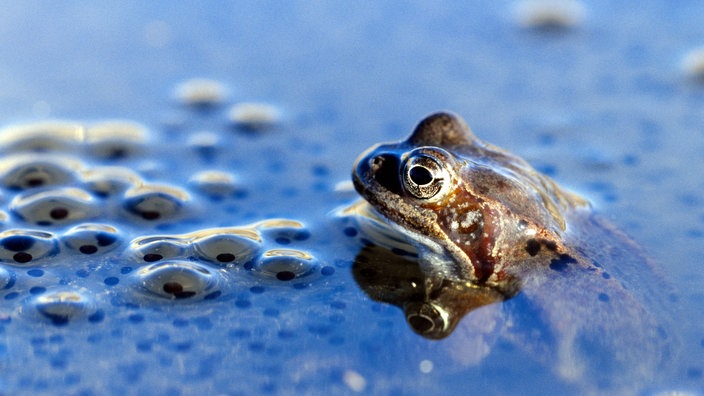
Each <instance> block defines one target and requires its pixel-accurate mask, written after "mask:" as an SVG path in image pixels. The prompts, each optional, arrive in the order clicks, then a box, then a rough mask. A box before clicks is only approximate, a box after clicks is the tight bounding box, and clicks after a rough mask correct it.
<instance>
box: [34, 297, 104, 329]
mask: <svg viewBox="0 0 704 396" xmlns="http://www.w3.org/2000/svg"><path fill="white" fill-rule="evenodd" d="M30 303H31V305H32V306H33V307H34V308H35V309H36V311H37V312H38V313H39V314H40V315H41V316H43V317H45V318H46V319H48V320H50V321H51V323H53V324H54V325H57V326H62V325H66V324H68V323H69V322H70V321H72V320H75V319H77V318H80V317H83V316H87V315H88V314H90V313H91V311H93V310H94V302H93V300H92V299H91V298H90V297H88V295H87V294H85V293H84V292H83V291H75V290H54V291H47V292H45V293H42V294H39V295H38V296H36V297H34V298H33V299H32V300H31V302H30Z"/></svg>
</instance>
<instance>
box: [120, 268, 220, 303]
mask: <svg viewBox="0 0 704 396" xmlns="http://www.w3.org/2000/svg"><path fill="white" fill-rule="evenodd" d="M134 276H135V277H136V282H137V286H138V288H139V290H140V291H142V292H145V293H147V294H149V295H152V296H157V297H162V298H166V299H172V300H181V299H212V298H215V297H217V296H219V295H220V294H221V293H222V290H221V284H222V280H221V274H219V273H218V272H217V271H215V270H213V269H211V268H208V267H206V266H204V265H202V264H199V263H197V262H192V261H181V260H167V261H163V262H160V263H155V264H151V265H147V266H145V267H142V268H140V269H139V270H138V271H136V272H135V274H134Z"/></svg>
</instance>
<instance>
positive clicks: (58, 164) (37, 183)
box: [0, 154, 82, 190]
mask: <svg viewBox="0 0 704 396" xmlns="http://www.w3.org/2000/svg"><path fill="white" fill-rule="evenodd" d="M81 167H82V165H81V163H80V162H79V161H76V160H74V159H72V158H69V157H57V156H52V155H46V154H41V155H40V154H20V155H14V156H11V157H6V158H4V159H3V160H2V161H0V184H2V186H3V187H5V188H9V189H14V190H26V189H30V188H37V187H46V186H56V185H66V184H70V183H72V182H74V181H75V180H76V179H77V178H78V173H77V171H78V170H79V169H80V168H81Z"/></svg>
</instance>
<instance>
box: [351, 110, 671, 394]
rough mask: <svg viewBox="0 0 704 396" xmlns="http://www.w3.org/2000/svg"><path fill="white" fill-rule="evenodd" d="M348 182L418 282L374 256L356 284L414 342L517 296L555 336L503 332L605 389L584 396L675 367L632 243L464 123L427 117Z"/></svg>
mask: <svg viewBox="0 0 704 396" xmlns="http://www.w3.org/2000/svg"><path fill="white" fill-rule="evenodd" d="M353 182H354V185H355V188H356V189H357V191H358V192H359V193H360V194H361V195H362V197H364V199H365V200H366V201H367V202H368V203H369V204H370V205H371V206H372V207H373V210H374V212H375V216H378V217H381V218H382V219H386V220H387V221H388V223H389V225H391V226H392V228H393V229H394V230H396V231H398V232H400V233H401V234H403V235H405V236H406V238H407V240H408V243H409V244H410V245H411V246H413V248H411V249H415V250H416V251H417V254H418V259H417V260H416V262H417V263H418V266H419V267H418V268H419V271H420V273H421V274H422V276H423V277H424V281H423V282H418V281H416V280H415V279H417V278H418V274H415V275H413V277H412V278H413V279H414V281H412V282H406V283H404V282H403V281H402V280H401V281H400V280H399V279H401V278H403V279H405V277H406V276H407V272H408V271H409V270H408V268H409V267H408V265H407V264H401V265H395V264H393V263H392V262H393V261H394V260H393V259H390V258H389V257H387V256H385V255H383V254H379V253H378V252H376V253H375V251H374V250H373V249H372V250H370V248H367V249H365V251H363V252H362V253H360V256H358V263H357V267H356V271H357V272H356V273H355V276H356V279H357V280H358V282H359V283H360V285H361V286H362V288H363V289H365V291H367V293H369V294H370V295H371V296H372V297H373V298H376V299H378V300H382V301H386V302H390V303H392V304H395V305H398V306H400V307H402V308H404V310H405V311H406V315H407V319H408V321H409V324H410V325H411V327H413V328H414V329H415V330H416V331H417V332H418V333H420V334H422V335H424V336H426V337H429V338H435V339H439V338H444V337H447V336H448V335H449V334H450V333H451V332H452V331H453V329H454V328H455V326H456V325H457V323H458V322H459V320H460V319H461V318H462V316H464V315H465V314H466V313H468V312H469V311H471V310H474V309H477V308H478V307H480V306H482V305H486V304H491V303H493V302H497V301H502V300H504V299H507V298H512V297H514V296H515V297H516V298H517V299H518V300H519V301H525V304H528V305H529V306H531V307H533V308H531V309H532V310H535V312H537V313H536V314H535V315H531V316H530V318H529V321H533V322H537V323H540V325H539V328H540V327H541V326H542V328H543V331H544V332H546V333H545V334H547V335H545V336H543V337H537V338H536V337H535V334H533V333H530V334H523V333H521V332H520V331H519V329H520V326H518V325H517V324H514V326H515V328H514V329H513V330H512V331H511V332H509V333H508V334H506V335H505V337H507V338H508V339H510V340H511V341H512V342H516V343H518V344H520V345H521V346H522V347H524V348H525V349H526V350H529V351H531V352H532V353H534V354H535V356H536V359H538V360H542V361H545V362H546V363H547V364H551V365H553V368H554V370H555V371H556V373H557V374H558V375H559V376H560V377H561V378H563V379H565V380H566V381H568V382H576V383H598V384H599V385H598V387H597V388H594V389H591V388H590V391H596V392H600V391H607V392H612V391H617V392H625V393H630V392H631V391H633V390H634V389H635V390H636V392H637V389H641V388H638V387H634V386H633V385H632V384H633V383H635V382H637V383H639V384H643V383H647V381H650V380H652V378H654V375H655V373H656V372H657V371H658V367H659V366H660V364H661V363H662V361H663V359H666V358H672V357H671V356H670V355H669V354H670V353H671V351H670V344H671V343H672V339H671V338H669V337H670V336H669V335H668V334H666V332H665V331H664V327H665V326H664V325H663V323H661V321H659V320H658V319H660V318H659V317H658V316H657V314H658V312H657V309H658V308H654V307H656V306H662V305H663V300H665V298H660V297H658V296H659V295H663V293H662V290H664V289H665V288H664V287H662V286H661V282H660V279H661V278H660V275H659V274H657V273H656V272H655V271H653V269H652V267H650V265H649V261H648V260H647V258H645V256H644V255H643V254H642V253H641V250H640V249H639V248H638V247H637V245H635V244H634V243H633V242H631V241H630V240H629V239H628V238H626V237H625V236H624V235H623V234H622V233H620V232H619V231H617V230H615V229H614V228H613V227H611V226H610V225H608V224H607V223H605V222H604V221H602V220H600V219H599V218H598V217H596V216H594V215H593V213H592V212H591V209H590V207H589V205H588V203H587V202H586V201H585V200H584V199H582V198H580V197H578V196H577V195H574V194H572V193H570V192H568V191H566V190H564V189H562V188H560V187H559V186H558V185H557V184H556V183H555V182H554V181H553V180H551V179H550V178H549V177H547V176H544V175H541V174H540V173H538V172H536V171H535V170H534V169H533V168H532V167H531V166H530V165H529V164H528V163H527V162H526V161H524V160H522V159H521V158H519V157H516V156H514V155H512V154H510V153H507V152H506V151H504V150H501V149H499V148H497V147H494V146H491V145H489V144H486V143H484V142H482V141H481V140H479V139H478V138H477V137H476V136H475V135H474V134H473V133H472V132H471V131H470V130H469V128H468V127H467V126H466V124H465V123H464V122H463V121H462V120H461V119H460V118H459V117H458V116H456V115H453V114H450V113H437V114H433V115H431V116H429V117H427V118H425V119H424V120H423V121H422V122H421V123H420V124H419V125H418V126H417V127H416V129H415V130H414V132H413V133H412V134H411V136H410V137H409V138H408V139H407V140H405V141H402V142H398V143H389V144H379V145H376V146H373V147H372V148H370V149H368V150H367V151H366V152H364V153H363V154H362V155H361V156H360V157H359V159H358V160H357V163H356V164H355V167H354V171H353ZM379 245H382V246H383V242H382V243H379ZM374 257H376V259H375V258H374ZM404 260H405V259H404ZM360 263H361V264H360ZM375 265H377V266H378V265H382V266H385V267H384V268H378V267H377V268H376V269H375V268H374V266H375ZM360 268H362V269H363V271H361V272H360ZM365 274H366V275H365ZM369 274H372V275H369ZM397 278H398V279H397ZM392 279H393V280H392ZM384 284H393V285H396V286H394V287H395V289H394V290H392V291H390V290H385V289H384V286H383V285H384ZM398 285H408V286H407V287H406V288H407V289H408V290H404V289H403V287H400V286H398ZM411 289H412V290H411ZM654 289H658V290H659V291H660V294H658V293H653V291H654ZM664 294H666V293H664ZM419 295H423V296H425V297H423V298H419V297H418V296H419ZM518 297H520V298H518ZM409 299H410V300H409ZM646 307H648V308H646ZM660 309H661V310H662V308H660ZM653 310H655V311H656V312H655V313H653V312H652V311H653ZM440 313H442V315H441V314H440ZM434 315H435V316H434ZM443 315H444V316H443ZM470 316H471V315H470ZM418 318H422V319H418ZM443 318H444V319H443ZM443 320H444V321H449V322H450V323H442V322H443ZM438 321H439V322H440V323H438ZM507 322H510V321H508V320H507ZM517 323H518V322H517ZM533 326H535V325H533ZM528 327H530V326H528ZM530 328H531V329H532V330H530V332H534V331H535V329H534V328H532V327H530ZM548 335H549V337H548ZM547 339H550V340H551V341H550V342H548V341H546V340H547ZM467 353H472V351H467ZM592 355H593V356H592ZM595 356H599V357H598V358H597V357H595ZM604 356H606V359H607V360H608V362H609V363H608V364H604V363H603V362H600V361H599V359H602V360H603V359H604ZM634 381H635V382H634ZM639 386H640V385H639ZM584 389H587V388H584Z"/></svg>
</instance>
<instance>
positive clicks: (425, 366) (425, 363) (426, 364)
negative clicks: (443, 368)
mask: <svg viewBox="0 0 704 396" xmlns="http://www.w3.org/2000/svg"><path fill="white" fill-rule="evenodd" d="M419 368H420V372H421V373H423V374H429V373H430V372H431V371H433V362H432V361H430V360H421V362H420V364H419Z"/></svg>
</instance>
